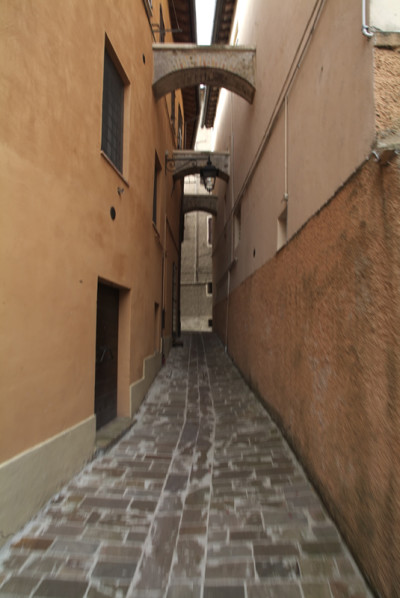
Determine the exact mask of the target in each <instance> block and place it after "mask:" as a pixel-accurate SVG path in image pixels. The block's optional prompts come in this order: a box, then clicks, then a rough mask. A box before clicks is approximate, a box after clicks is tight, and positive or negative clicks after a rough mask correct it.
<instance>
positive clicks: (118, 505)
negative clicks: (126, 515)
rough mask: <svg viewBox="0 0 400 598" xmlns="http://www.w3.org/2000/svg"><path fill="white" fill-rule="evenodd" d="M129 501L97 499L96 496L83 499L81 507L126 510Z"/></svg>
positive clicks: (122, 499)
mask: <svg viewBox="0 0 400 598" xmlns="http://www.w3.org/2000/svg"><path fill="white" fill-rule="evenodd" d="M130 502H131V500H130V499H124V498H99V497H96V496H92V497H88V498H85V500H84V501H83V502H82V505H81V507H82V508H86V507H96V508H99V509H127V508H128V506H129V504H130Z"/></svg>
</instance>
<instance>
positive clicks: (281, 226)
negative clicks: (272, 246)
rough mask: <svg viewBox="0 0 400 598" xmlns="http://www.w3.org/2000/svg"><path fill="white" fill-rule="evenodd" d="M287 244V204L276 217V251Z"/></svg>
mask: <svg viewBox="0 0 400 598" xmlns="http://www.w3.org/2000/svg"><path fill="white" fill-rule="evenodd" d="M286 242H287V204H286V206H285V209H284V210H283V211H282V213H281V214H280V215H279V217H278V243H277V249H280V248H281V247H283V245H285V243H286Z"/></svg>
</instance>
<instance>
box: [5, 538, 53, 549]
mask: <svg viewBox="0 0 400 598" xmlns="http://www.w3.org/2000/svg"><path fill="white" fill-rule="evenodd" d="M53 541H54V540H50V539H48V538H29V537H25V538H21V539H20V540H18V542H15V543H13V544H12V545H11V546H12V548H22V549H25V550H43V551H44V550H47V549H48V548H49V547H50V546H51V545H52V544H53Z"/></svg>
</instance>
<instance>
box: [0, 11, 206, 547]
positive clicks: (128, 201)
mask: <svg viewBox="0 0 400 598" xmlns="http://www.w3.org/2000/svg"><path fill="white" fill-rule="evenodd" d="M174 4H175V10H174V11H171V10H170V9H171V6H172V5H171V6H170V3H169V2H168V1H167V0H153V1H152V2H151V1H150V0H134V1H133V2H132V1H128V0H115V1H114V0H111V1H109V0H107V1H103V0H96V2H93V1H92V0H71V1H70V2H60V1H57V2H48V1H47V0H39V1H37V0H35V1H30V0H23V1H22V0H16V1H13V2H2V3H1V6H0V23H1V30H2V34H1V36H0V46H1V50H0V54H1V57H2V58H1V61H0V64H1V67H0V68H1V80H2V86H1V93H0V120H1V126H0V130H1V133H0V138H1V147H0V152H1V161H0V163H1V165H0V173H1V174H0V179H1V197H2V212H3V216H2V226H1V236H0V237H1V251H0V259H1V292H0V295H1V308H0V309H1V314H0V321H1V343H0V351H1V353H2V356H1V359H0V364H1V365H0V368H1V375H0V385H1V391H0V396H1V402H0V410H1V416H0V428H1V429H0V486H1V493H0V538H1V541H5V540H7V537H9V535H10V534H11V533H12V532H14V531H15V530H16V529H18V527H20V526H21V525H22V524H23V523H24V521H26V520H27V519H28V518H29V516H30V515H31V514H32V513H34V512H35V511H36V510H37V509H38V508H39V507H40V506H41V505H42V504H43V502H44V501H45V500H46V499H47V498H48V497H49V496H50V495H51V494H53V493H54V492H55V491H56V490H57V488H59V487H60V485H61V484H62V483H63V482H65V480H67V479H69V477H70V476H71V475H72V474H73V473H74V472H75V471H77V470H78V469H79V468H80V467H81V466H82V464H83V463H84V462H85V461H86V460H87V459H88V458H90V457H91V455H92V454H93V450H94V443H95V435H96V428H99V427H101V426H103V425H105V424H106V423H107V422H109V421H110V420H112V419H113V418H115V417H119V416H124V417H129V418H130V417H132V415H133V413H134V412H135V410H136V409H137V407H138V405H139V404H140V401H141V400H142V398H143V397H144V395H145V393H146V391H147V388H148V387H149V385H150V383H151V381H152V379H153V378H154V376H155V373H156V372H157V370H158V368H159V367H160V366H161V363H162V358H163V356H165V355H167V354H168V351H169V348H170V347H171V344H172V341H173V337H174V335H176V334H177V333H178V322H179V303H178V299H177V298H178V296H179V264H180V241H181V230H180V229H181V219H180V211H181V199H182V193H183V188H182V184H181V183H180V182H179V181H178V182H176V183H175V184H174V183H173V180H172V175H171V174H168V173H167V172H166V170H165V169H164V160H165V154H166V152H172V151H173V150H174V149H175V148H177V147H182V146H183V144H184V143H185V142H186V144H187V146H188V147H192V143H193V131H194V129H193V126H190V127H188V126H185V118H186V119H187V120H189V121H190V122H191V123H192V125H193V123H194V122H195V120H196V110H197V109H198V99H197V98H198V94H197V92H196V91H193V90H191V89H188V90H185V93H184V92H181V91H180V90H176V92H174V93H170V94H168V95H167V96H164V97H163V98H161V99H159V100H156V98H155V97H154V94H153V90H152V80H153V54H152V44H153V42H160V41H161V42H163V41H166V42H167V41H170V42H171V41H173V40H174V37H173V35H177V36H178V38H179V39H180V41H193V42H195V41H196V34H195V16H194V3H193V2H191V1H188V0H185V1H183V0H175V3H174ZM178 17H179V18H180V22H179V27H178V26H177V23H176V22H175V21H176V19H177V18H178ZM173 32H176V33H173Z"/></svg>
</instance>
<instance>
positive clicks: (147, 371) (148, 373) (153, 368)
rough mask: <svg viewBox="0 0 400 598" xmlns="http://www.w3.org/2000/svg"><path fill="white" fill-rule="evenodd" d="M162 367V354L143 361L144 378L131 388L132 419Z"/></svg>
mask: <svg viewBox="0 0 400 598" xmlns="http://www.w3.org/2000/svg"><path fill="white" fill-rule="evenodd" d="M161 365H162V354H161V353H154V355H150V356H149V357H146V358H145V359H144V361H143V377H142V378H141V379H140V380H137V382H134V383H133V384H131V386H130V397H131V417H133V415H134V414H135V413H136V411H137V410H138V409H139V406H140V404H141V402H142V401H143V399H144V397H145V396H146V393H147V391H148V390H149V388H150V386H151V383H152V382H153V380H154V378H155V377H156V375H157V373H158V371H159V369H160V368H161Z"/></svg>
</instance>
